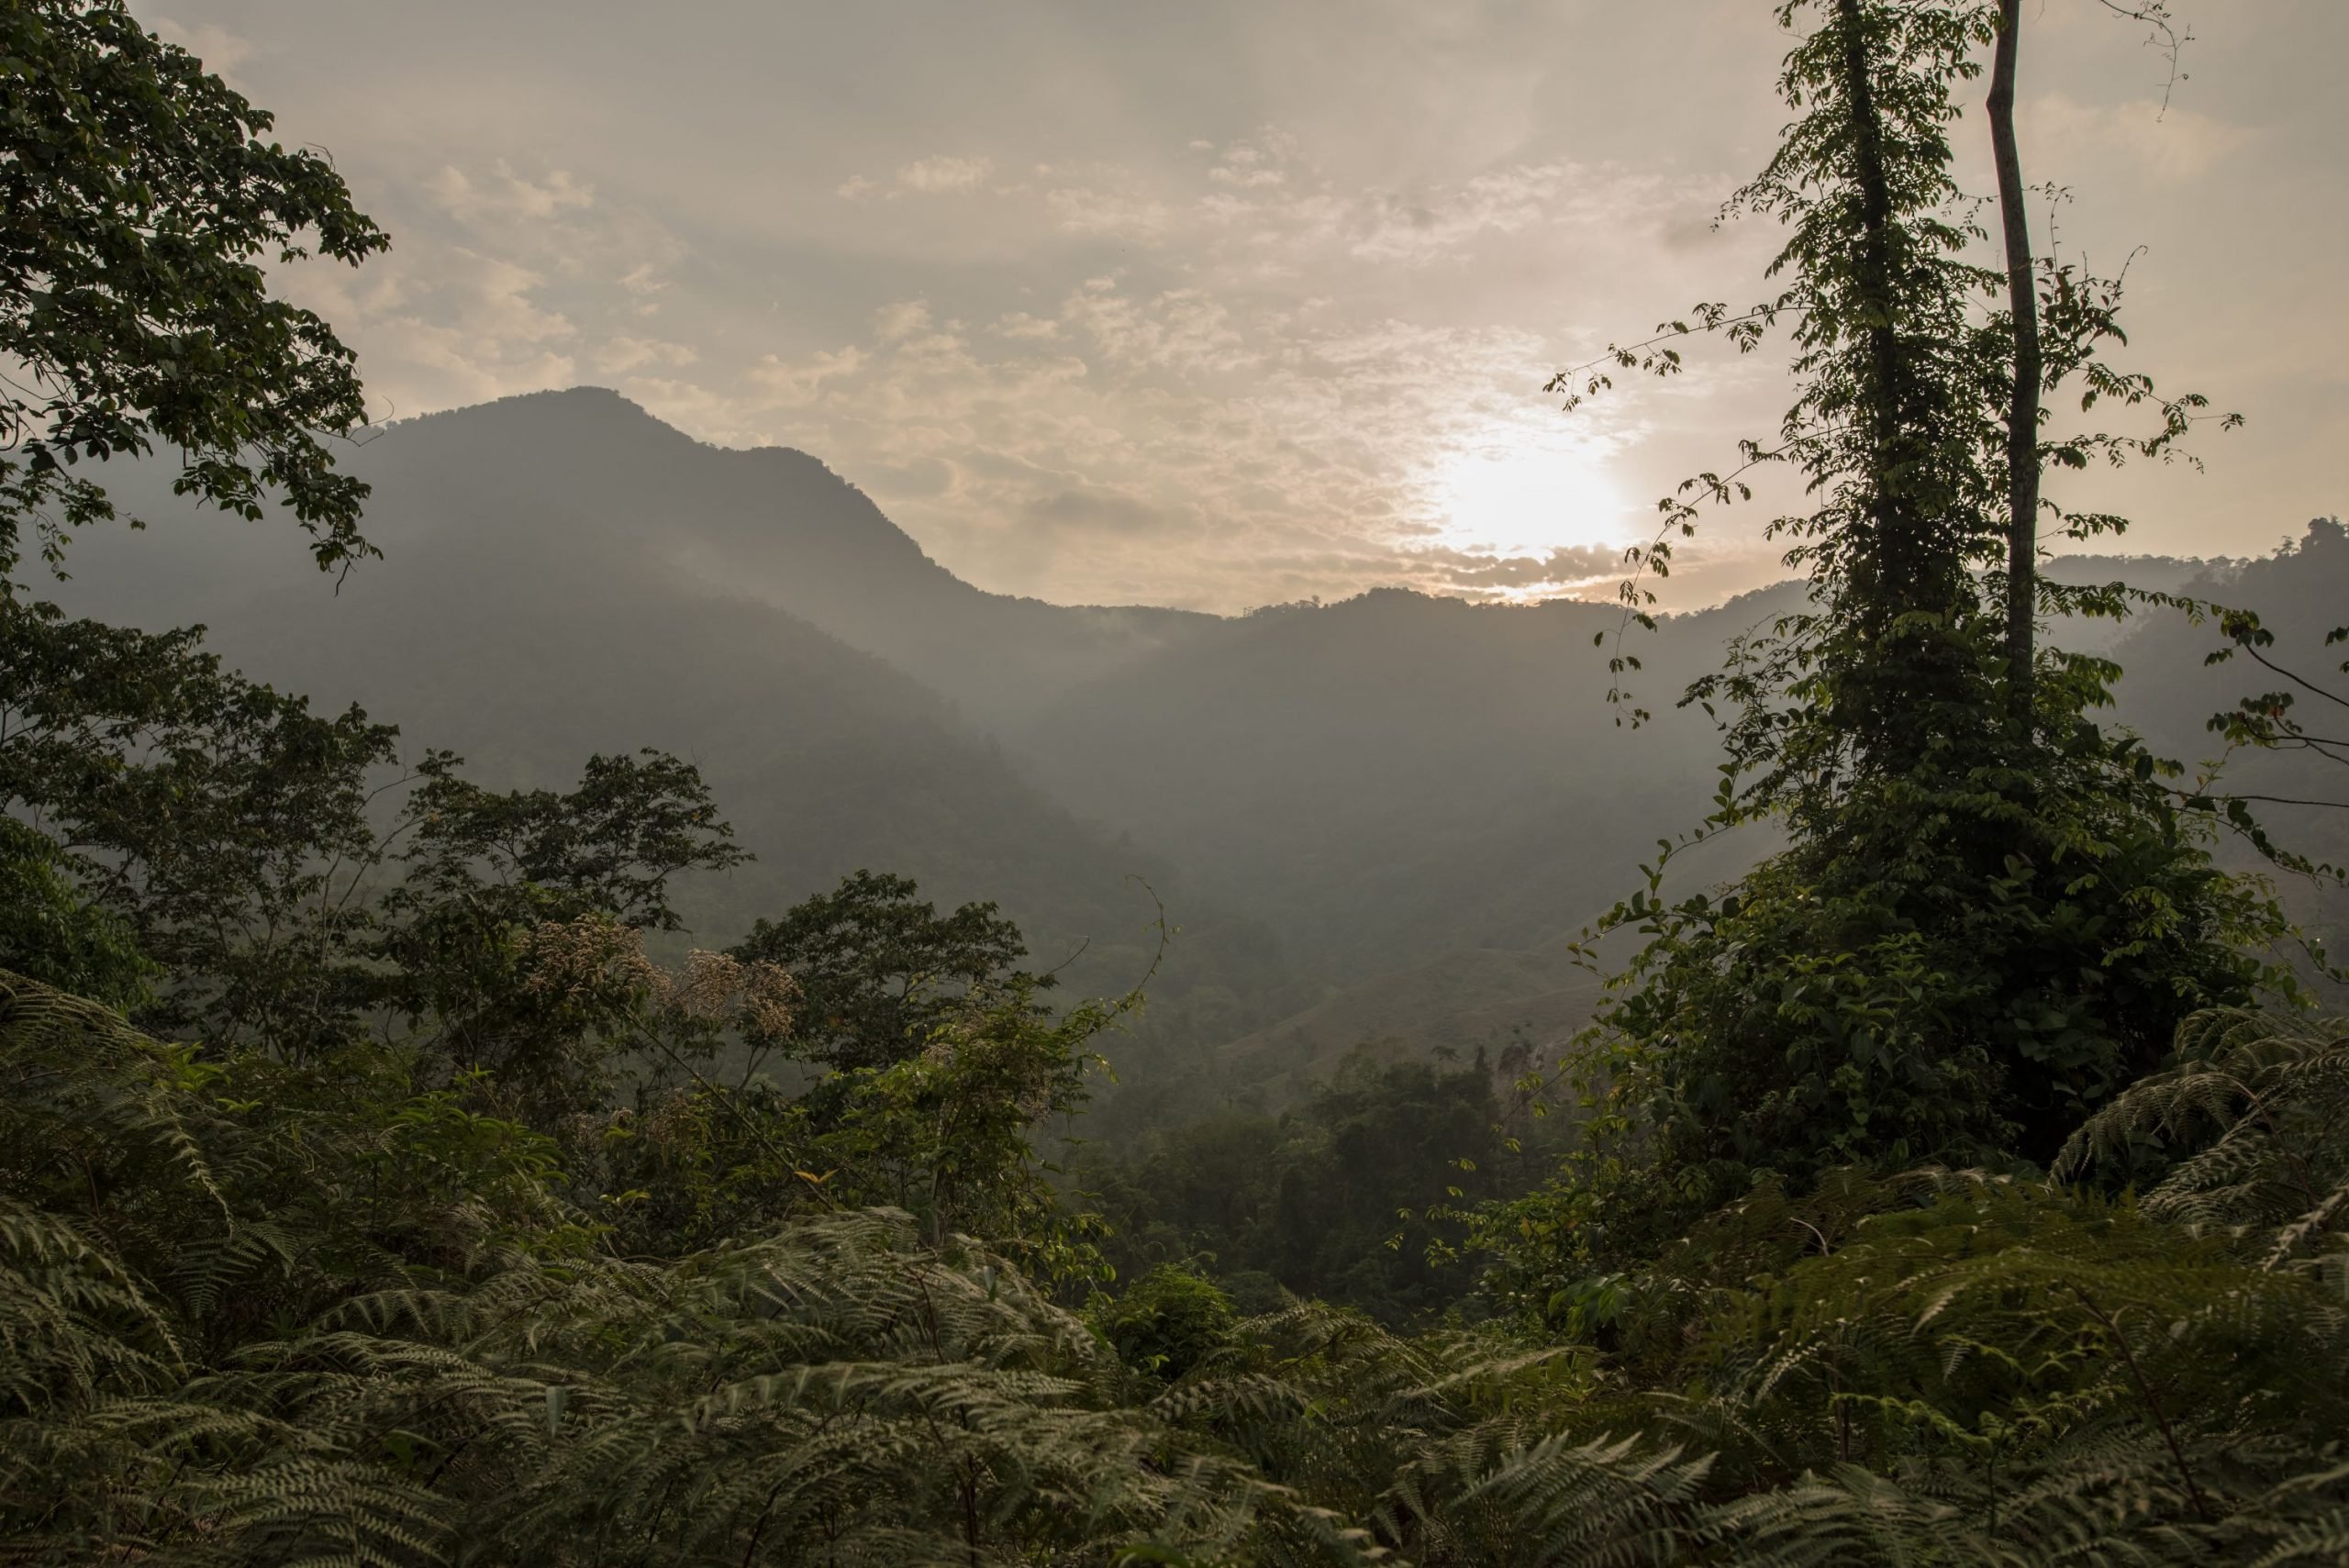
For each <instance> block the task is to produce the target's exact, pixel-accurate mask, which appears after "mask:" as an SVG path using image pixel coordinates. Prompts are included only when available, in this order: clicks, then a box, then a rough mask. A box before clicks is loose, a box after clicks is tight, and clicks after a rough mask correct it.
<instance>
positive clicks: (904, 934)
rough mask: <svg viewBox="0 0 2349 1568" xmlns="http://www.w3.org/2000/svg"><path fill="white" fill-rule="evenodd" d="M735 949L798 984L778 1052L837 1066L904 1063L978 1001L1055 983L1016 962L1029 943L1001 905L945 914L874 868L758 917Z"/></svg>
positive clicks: (913, 889) (911, 886)
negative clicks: (980, 996) (789, 1026)
mask: <svg viewBox="0 0 2349 1568" xmlns="http://www.w3.org/2000/svg"><path fill="white" fill-rule="evenodd" d="M732 951H733V953H734V956H735V957H737V958H740V959H743V960H745V961H751V962H767V963H777V964H781V965H783V966H784V967H785V968H786V969H788V970H790V971H791V973H792V976H793V977H794V978H795V979H796V981H797V982H798V984H799V993H800V997H801V1002H800V1006H799V1008H798V1011H797V1013H796V1017H795V1019H794V1028H793V1030H792V1034H791V1036H790V1038H789V1039H788V1040H780V1041H775V1042H773V1044H774V1049H777V1050H779V1051H781V1052H782V1053H783V1054H784V1055H785V1056H787V1057H789V1058H791V1059H793V1060H796V1061H801V1062H821V1063H822V1064H824V1065H825V1066H828V1067H831V1068H834V1069H840V1070H845V1069H851V1068H860V1067H885V1066H888V1065H889V1064H891V1063H893V1062H901V1061H903V1060H905V1059H906V1058H907V1056H909V1055H911V1054H913V1053H915V1052H917V1051H919V1050H920V1049H921V1048H922V1045H923V1043H924V1042H925V1041H926V1040H928V1039H929V1038H930V1033H931V1031H932V1030H933V1029H935V1028H936V1027H937V1026H938V1025H939V1024H940V1023H941V1021H943V1020H945V1019H946V1018H951V1017H952V1015H953V1014H954V1013H955V1011H956V1010H957V1009H958V1008H959V1007H961V1006H963V1004H964V1002H965V1001H966V1000H967V998H969V997H970V996H971V995H974V994H976V993H984V992H1000V991H1002V990H1003V989H1005V988H1006V987H1017V986H1021V985H1025V986H1030V987H1033V988H1037V989H1044V988H1049V987H1050V986H1051V985H1052V977H1051V976H1050V975H1043V976H1037V975H1030V974H1026V973H1021V972H1020V971H1019V970H1018V969H1017V968H1015V967H1014V966H1015V965H1017V964H1018V963H1019V960H1021V959H1023V958H1025V957H1026V956H1027V955H1028V948H1027V944H1026V943H1025V942H1023V941H1022V940H1020V936H1019V928H1018V927H1017V926H1015V925H1013V924H1012V923H1011V922H1010V921H1008V920H1007V919H1005V918H1003V917H1001V916H1000V915H999V914H997V913H996V906H994V905H992V904H965V905H963V906H962V907H961V908H959V909H957V910H955V911H954V912H953V913H952V914H951V915H947V916H944V917H941V916H940V915H939V913H938V911H937V909H936V907H935V906H932V905H931V904H930V903H928V902H927V901H925V900H923V899H922V898H921V897H920V895H919V892H918V889H917V888H916V887H915V885H914V884H913V882H912V881H911V880H910V879H909V878H907V877H902V876H892V875H888V874H886V873H875V872H871V871H859V872H855V873H851V874H850V875H848V876H847V877H844V878H842V879H841V884H840V885H839V886H838V887H837V888H835V889H833V890H832V891H831V892H830V893H826V894H818V895H817V896H815V897H813V898H809V899H807V900H806V901H804V902H802V903H800V904H797V905H795V906H792V908H790V909H789V910H787V911H785V913H784V914H783V915H782V916H781V917H779V918H777V919H774V920H768V919H761V920H759V921H758V922H757V923H756V924H754V925H753V926H752V927H751V934H750V935H749V936H748V937H746V938H744V939H743V940H742V941H741V942H740V945H738V946H736V947H735V948H734V949H733V950H732ZM763 1043H764V1042H763Z"/></svg>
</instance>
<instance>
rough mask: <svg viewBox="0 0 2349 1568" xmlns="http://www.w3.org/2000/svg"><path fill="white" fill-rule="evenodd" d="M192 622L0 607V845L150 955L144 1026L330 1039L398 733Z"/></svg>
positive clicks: (345, 1013)
mask: <svg viewBox="0 0 2349 1568" xmlns="http://www.w3.org/2000/svg"><path fill="white" fill-rule="evenodd" d="M202 636H203V632H202V628H186V629H183V630H177V631H168V632H144V631H135V630H130V629H128V628H116V627H107V626H102V625H99V624H98V623H96V622H95V621H87V620H71V619H68V618H66V617H64V615H63V614H62V613H61V611H59V610H58V609H57V608H56V606H52V605H45V604H29V605H28V604H24V603H21V602H16V601H0V810H5V811H6V812H9V813H11V814H14V815H16V816H17V817H21V818H22V819H23V821H24V823H25V825H26V827H25V830H24V831H23V832H22V833H21V834H18V835H17V836H16V837H17V839H18V840H19V842H18V843H17V845H15V846H13V847H12V848H11V849H10V850H9V851H8V852H6V855H5V857H0V858H5V860H6V862H11V863H13V864H14V865H15V867H16V869H15V870H14V871H13V873H11V874H13V875H15V876H17V877H18V878H26V877H32V876H34V875H35V874H36V873H35V870H34V868H35V867H37V866H42V865H46V866H47V867H49V868H50V873H51V874H54V875H57V876H61V877H62V878H63V879H65V882H66V884H70V887H71V894H70V896H71V897H72V899H74V900H76V901H79V902H83V903H86V904H88V905H91V906H95V909H96V910H97V911H99V912H100V914H101V915H102V917H103V919H104V920H105V921H106V922H107V923H109V924H110V926H111V927H113V928H117V929H120V930H121V931H122V932H123V933H125V935H126V937H127V939H128V940H129V941H130V942H131V943H133V944H135V947H136V950H137V951H139V953H141V954H143V955H144V958H145V959H147V960H149V961H151V962H153V963H154V964H156V965H159V966H161V968H160V973H159V974H158V975H157V976H156V978H155V981H154V984H153V985H152V986H151V988H150V989H147V990H146V991H145V992H144V994H143V995H141V996H140V998H139V1006H138V1008H137V1011H138V1015H139V1018H140V1020H141V1021H142V1022H143V1023H145V1024H146V1025H147V1026H148V1027H150V1028H153V1029H163V1030H168V1031H195V1032H198V1033H201V1034H204V1035H206V1036H209V1037H210V1038H212V1039H214V1040H220V1041H228V1040H236V1041H241V1042H250V1043H255V1044H262V1045H265V1046H267V1047H269V1048H270V1049H273V1050H280V1051H290V1052H294V1053H296V1054H298V1053H301V1052H305V1051H314V1050H318V1049H323V1048H324V1047H325V1046H327V1045H328V1043H330V1042H332V1041H334V1040H339V1039H347V1038H349V1036H350V1035H351V1032H352V1031H353V1030H355V1029H357V1027H358V1016H357V1008H358V1006H359V1004H360V1002H361V1001H362V997H361V996H360V995H358V993H357V991H356V989H355V986H356V981H357V975H358V971H359V969H360V968H361V967H362V951H361V943H362V937H363V935H364V933H365V932H366V930H367V929H368V923H369V918H370V911H369V909H368V906H367V905H366V902H365V898H364V894H365V891H366V890H365V885H364V884H365V881H366V876H367V873H368V872H369V871H370V870H372V869H373V866H374V865H375V863H376V862H377V859H378V843H377V838H376V832H375V828H374V826H373V823H371V822H370V820H369V817H368V808H369V806H370V804H371V802H372V801H373V798H374V795H375V794H376V792H377V790H378V788H379V787H380V785H381V784H382V783H383V782H384V780H383V779H382V776H381V775H382V773H383V771H384V770H385V769H386V768H387V767H388V765H389V764H390V763H391V762H392V761H393V758H394V755H395V740H396V738H397V733H398V732H397V731H396V730H395V729H394V728H391V727H389V726H387V725H380V724H376V723H373V722H372V721H371V720H370V719H369V718H368V717H367V716H366V714H365V713H364V712H362V711H361V710H360V709H359V708H356V707H353V708H351V709H349V710H347V711H346V712H344V713H342V714H340V715H337V716H334V717H327V716H325V715H320V714H316V713H313V712H311V711H310V707H309V704H308V702H307V701H306V699H304V698H301V697H295V696H287V695H284V694H282V693H279V692H276V691H273V690H272V689H271V688H269V687H267V686H263V685H259V684H255V683H253V682H250V681H248V680H246V679H245V678H244V677H243V676H241V675H239V674H237V673H235V672H233V671H229V670H227V669H224V668H223V667H222V666H221V663H220V660H219V657H218V656H217V654H213V653H209V652H206V651H205V650H204V648H203V645H202ZM35 967H37V966H35ZM93 978H94V979H95V976H93ZM121 984H122V983H121V981H120V979H119V978H117V980H115V981H112V982H109V983H107V985H106V987H105V988H102V989H99V990H95V991H93V992H92V993H91V994H92V995H107V996H109V998H110V999H114V1000H117V1001H118V1002H119V1001H124V1000H127V999H128V998H126V997H124V996H123V995H122V994H121V989H120V987H121Z"/></svg>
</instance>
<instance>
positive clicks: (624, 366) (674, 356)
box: [589, 337, 701, 375]
mask: <svg viewBox="0 0 2349 1568" xmlns="http://www.w3.org/2000/svg"><path fill="white" fill-rule="evenodd" d="M699 358H701V353H700V350H696V349H695V348H694V347H693V346H692V345H691V344H687V343H664V342H662V341H661V340H660V339H657V338H626V337H622V338H614V339H610V340H609V341H607V342H606V343H605V344H603V346H601V347H600V348H598V349H596V351H595V352H594V353H593V354H591V355H590V356H589V360H590V361H591V362H592V363H593V364H594V365H595V367H596V369H597V370H598V371H601V372H602V373H604V374H606V375H625V374H626V373H629V371H632V370H637V369H640V367H642V366H645V365H656V364H657V365H666V366H668V367H670V368H671V369H682V368H683V367H685V366H686V365H689V364H692V363H693V362H694V361H696V360H698V359H699Z"/></svg>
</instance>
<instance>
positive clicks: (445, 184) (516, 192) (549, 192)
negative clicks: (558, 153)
mask: <svg viewBox="0 0 2349 1568" xmlns="http://www.w3.org/2000/svg"><path fill="white" fill-rule="evenodd" d="M428 188H429V190H430V191H431V192H432V194H433V195H434V196H436V197H437V198H439V200H440V205H441V206H442V208H443V209H444V210H445V211H447V212H448V213H449V214H450V215H451V217H458V218H462V219H464V220H467V221H469V222H477V221H481V220H484V219H486V220H491V221H496V222H516V221H522V222H528V221H534V220H543V219H546V218H551V217H557V216H558V215H561V214H563V213H570V212H577V211H583V210H584V209H585V208H588V207H591V206H595V205H596V191H595V187H593V186H591V185H584V184H582V183H579V182H578V181H577V180H575V179H573V177H572V175H571V172H570V171H568V170H564V169H556V170H553V171H551V172H549V173H547V174H546V175H544V176H543V177H541V178H540V179H538V180H529V179H525V178H523V177H522V176H521V175H518V174H517V173H515V172H514V171H513V170H512V168H510V167H509V166H508V165H507V163H506V162H505V161H504V160H502V159H501V160H500V161H498V162H496V163H495V165H493V166H492V168H491V170H490V172H489V173H488V175H487V176H485V177H482V178H475V177H473V176H471V175H468V174H466V173H465V172H464V171H462V170H461V169H458V168H456V167H454V166H453V165H443V166H442V168H441V169H440V172H439V173H437V174H435V175H433V176H432V179H431V181H430V182H429V187H428Z"/></svg>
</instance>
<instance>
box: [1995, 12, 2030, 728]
mask: <svg viewBox="0 0 2349 1568" xmlns="http://www.w3.org/2000/svg"><path fill="white" fill-rule="evenodd" d="M2021 33H2022V0H1999V6H1998V58H1997V60H1996V61H1994V62H1993V64H1992V66H1991V70H1990V98H1989V103H1988V108H1989V111H1990V144H1991V147H1992V150H1994V151H1995V152H1996V154H1997V156H1998V216H1999V219H2000V223H2001V227H2002V228H2004V229H2005V231H2006V241H2007V295H2008V304H2009V309H2010V310H2011V311H2012V313H2013V315H2014V323H2015V379H2014V388H2013V391H2012V393H2011V395H2010V396H2009V401H2008V404H2007V704H2008V712H2009V716H2010V717H2012V719H2013V722H2014V726H2015V728H2016V731H2017V732H2018V733H2019V734H2021V735H2024V736H2028V735H2029V734H2030V732H2031V724H2032V665H2033V662H2034V660H2035V658H2036V656H2037V650H2036V648H2035V647H2034V646H2033V644H2034V641H2035V639H2036V636H2037V624H2036V623H2037V617H2038V613H2039V392H2040V379H2041V361H2040V347H2039V294H2038V290H2037V288H2036V286H2035V285H2034V284H2033V282H2032V268H2031V218H2030V215H2029V214H2028V213H2027V212H2026V211H2025V210H2024V208H2023V186H2022V154H2021V151H2020V150H2018V149H2017V147H2016V145H2015V63H2016V55H2017V54H2018V53H2019V52H2020V49H2021V41H2022V39H2021Z"/></svg>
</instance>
